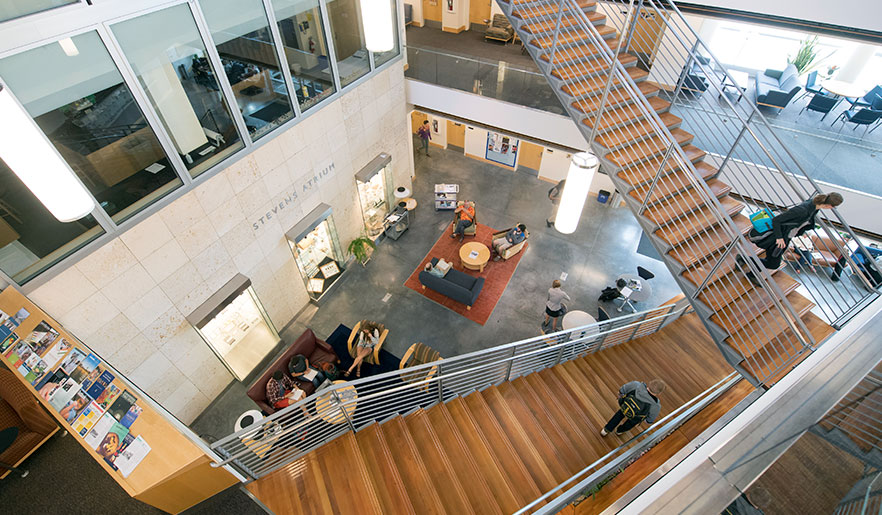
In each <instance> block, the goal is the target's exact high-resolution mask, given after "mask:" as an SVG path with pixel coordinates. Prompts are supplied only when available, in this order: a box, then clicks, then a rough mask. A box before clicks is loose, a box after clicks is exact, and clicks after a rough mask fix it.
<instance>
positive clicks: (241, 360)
mask: <svg viewBox="0 0 882 515" xmlns="http://www.w3.org/2000/svg"><path fill="white" fill-rule="evenodd" d="M187 321H188V322H190V324H192V325H193V327H194V328H195V329H196V332H198V333H199V335H200V336H202V339H203V340H205V342H206V343H207V344H208V346H209V347H210V348H211V350H212V351H214V353H215V354H216V355H217V357H218V358H220V360H221V361H222V362H223V363H224V365H225V366H226V367H227V368H228V369H229V370H230V372H231V373H232V374H233V376H235V377H236V379H238V380H239V381H245V378H246V377H248V374H250V373H251V372H252V371H253V370H254V369H255V368H256V367H257V366H258V365H259V364H260V362H261V361H262V360H263V359H264V358H265V357H266V356H267V355H268V354H269V353H270V352H272V350H273V349H274V348H275V347H276V345H277V344H278V343H279V333H278V332H276V329H275V327H273V324H272V321H271V320H270V319H269V317H268V316H267V314H266V311H265V310H264V309H263V306H262V305H261V304H260V301H259V300H258V299H257V295H256V294H255V293H254V289H253V288H252V287H251V281H250V280H249V279H248V278H247V277H245V276H244V275H242V274H236V276H235V277H233V279H231V280H230V281H229V282H228V283H227V284H225V285H224V286H223V287H222V288H221V289H220V290H218V291H217V292H215V294H214V295H212V296H211V297H209V299H208V300H207V301H205V302H204V303H203V304H202V305H201V306H199V307H198V308H196V310H194V311H193V313H191V314H190V315H189V316H188V317H187Z"/></svg>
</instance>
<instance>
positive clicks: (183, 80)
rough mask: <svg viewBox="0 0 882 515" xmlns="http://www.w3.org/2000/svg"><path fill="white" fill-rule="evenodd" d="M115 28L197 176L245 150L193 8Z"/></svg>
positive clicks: (175, 9)
mask: <svg viewBox="0 0 882 515" xmlns="http://www.w3.org/2000/svg"><path fill="white" fill-rule="evenodd" d="M112 28H113V33H114V35H116V38H117V40H118V41H119V44H120V46H121V47H122V49H123V52H124V53H125V55H126V57H127V58H128V60H129V62H130V63H131V65H132V68H133V69H134V70H135V74H136V75H137V76H138V80H139V81H140V82H141V85H142V86H143V87H144V90H145V91H146V92H147V96H148V97H149V98H150V103H151V104H152V105H153V107H154V108H155V109H156V112H157V113H158V114H159V118H160V119H161V120H162V124H163V125H164V126H165V129H166V131H167V132H168V134H169V136H171V140H172V142H173V143H174V145H175V148H176V149H177V151H178V153H179V154H180V155H181V157H182V158H183V160H184V163H185V164H186V165H187V168H188V169H189V170H190V173H191V174H192V175H193V176H194V177H195V176H197V175H199V174H200V173H202V172H204V171H205V170H207V169H208V168H210V167H212V166H214V165H215V164H217V163H218V162H219V161H221V160H222V159H224V158H225V157H227V156H229V155H230V154H232V153H233V152H235V151H236V150H238V149H240V148H242V147H243V143H242V138H241V137H239V133H238V131H237V130H236V126H235V124H234V123H233V119H232V116H231V114H230V108H229V106H228V105H227V103H226V100H225V99H224V97H223V94H221V92H220V88H219V87H218V83H217V79H216V77H215V70H214V68H213V67H212V66H211V63H210V62H209V60H208V57H207V55H206V53H205V45H204V44H203V42H202V38H200V36H199V32H198V31H197V30H196V24H195V22H194V21H193V15H192V14H191V13H190V8H189V7H188V6H187V4H181V5H176V6H174V7H169V8H168V9H163V10H161V11H156V12H153V13H150V14H145V15H144V16H140V17H138V18H133V19H131V20H127V21H123V22H120V23H117V24H115V25H113V27H112Z"/></svg>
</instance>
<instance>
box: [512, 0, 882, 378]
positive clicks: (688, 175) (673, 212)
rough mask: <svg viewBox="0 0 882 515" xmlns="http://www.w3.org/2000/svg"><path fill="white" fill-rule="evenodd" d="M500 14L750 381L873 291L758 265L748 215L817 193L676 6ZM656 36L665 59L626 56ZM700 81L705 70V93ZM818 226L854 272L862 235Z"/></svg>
mask: <svg viewBox="0 0 882 515" xmlns="http://www.w3.org/2000/svg"><path fill="white" fill-rule="evenodd" d="M499 5H500V7H501V8H502V10H503V11H504V12H505V14H506V15H507V16H508V18H509V20H510V21H511V23H512V26H513V27H514V28H515V30H516V31H517V33H518V35H519V37H520V39H521V40H522V41H523V43H524V44H525V47H526V48H527V50H528V51H529V53H530V54H531V56H532V57H533V59H534V60H535V62H536V63H537V65H538V66H539V68H540V69H541V70H542V72H543V73H544V74H545V76H546V77H547V79H548V81H549V83H550V84H551V86H552V89H553V90H554V91H555V93H556V94H557V95H558V97H559V99H560V101H561V104H562V105H564V106H565V108H566V110H567V112H568V114H569V116H570V117H571V118H572V119H573V120H574V121H575V122H576V124H577V126H578V127H579V129H580V131H581V132H582V134H583V135H584V136H585V139H586V141H588V142H589V144H590V147H591V150H592V151H593V152H594V153H595V154H596V155H597V156H598V157H599V158H600V159H601V163H602V164H601V168H602V170H603V171H605V172H606V173H607V175H609V176H610V177H611V178H612V180H613V182H614V183H615V186H616V189H617V190H618V191H620V192H622V193H623V194H624V195H623V196H624V198H625V201H626V203H627V205H628V207H629V208H630V209H631V210H632V211H633V212H634V214H635V215H636V216H637V219H638V221H639V223H640V225H641V227H642V228H643V230H644V231H645V232H646V234H647V235H649V237H650V240H651V242H652V243H653V245H654V246H655V247H656V249H657V250H658V252H659V254H660V255H661V256H662V257H663V259H664V261H665V264H666V265H667V266H668V268H669V269H670V271H671V273H672V274H673V276H674V277H675V279H676V280H677V282H678V283H679V285H680V287H681V288H682V290H683V291H684V292H685V293H686V295H687V297H688V298H689V300H690V302H691V303H692V305H693V307H694V309H695V311H696V312H697V313H698V314H699V315H700V316H701V318H702V320H703V322H704V324H705V326H706V327H707V329H708V331H709V332H710V334H711V335H712V337H713V339H714V341H715V342H716V344H717V346H718V347H719V348H720V350H721V351H722V353H723V356H724V357H725V358H726V360H727V361H728V362H729V363H730V364H731V365H732V366H733V367H735V368H736V369H737V370H738V371H739V372H740V373H741V374H742V375H743V376H744V377H745V378H747V379H748V380H749V381H751V382H752V383H754V384H756V385H765V386H769V385H771V384H773V383H774V382H776V381H777V380H778V379H779V378H780V377H781V376H782V375H783V374H785V373H786V372H787V371H789V370H790V369H791V368H792V367H793V366H795V365H796V364H797V363H798V362H799V361H800V360H802V359H803V358H804V357H805V356H806V355H807V354H808V353H810V352H811V350H813V349H814V348H815V347H816V346H817V345H818V343H819V342H820V341H821V340H822V339H823V337H824V336H826V334H829V331H830V327H829V325H833V326H837V325H839V324H841V323H844V322H845V321H846V320H847V319H848V318H849V317H850V316H852V315H853V314H854V313H855V312H856V311H857V310H859V309H860V307H861V306H862V305H864V303H866V302H868V301H869V300H871V299H872V298H874V297H875V295H877V292H876V291H875V289H874V288H873V286H872V283H871V281H870V280H869V278H868V277H867V276H865V275H863V274H861V273H855V274H854V275H852V276H849V277H848V278H847V279H848V280H847V281H840V282H838V283H837V282H834V281H831V278H830V277H829V276H827V275H826V272H824V271H823V270H818V269H816V268H811V267H809V266H808V265H805V266H804V265H800V264H797V263H795V262H791V264H790V265H789V268H788V270H789V271H790V273H793V272H802V273H801V274H800V275H801V278H802V279H804V282H798V281H796V280H795V279H794V278H793V277H792V276H791V275H790V274H789V273H785V272H784V271H783V269H784V268H785V267H782V269H779V270H769V271H767V270H765V268H764V267H762V266H761V265H760V263H759V262H758V261H756V259H757V255H756V251H755V249H754V246H753V245H752V244H751V243H750V242H749V241H747V240H746V238H745V235H746V233H747V232H748V231H749V229H750V228H751V224H750V221H749V219H748V217H747V216H746V215H748V214H749V213H750V212H752V211H755V210H757V209H758V207H769V208H771V209H773V210H774V209H782V208H784V207H787V206H790V205H793V204H796V203H798V202H801V201H803V200H806V199H808V198H811V197H812V196H813V195H814V194H816V193H819V192H820V191H821V190H820V188H819V187H818V185H817V184H815V183H814V182H813V181H812V180H811V179H810V178H809V177H808V176H807V175H806V174H805V173H804V171H802V168H801V167H800V165H799V163H798V161H796V159H795V158H794V157H793V155H792V154H791V153H790V152H789V151H788V150H787V149H786V148H785V147H784V146H783V144H782V143H781V142H780V140H778V139H777V137H776V136H775V134H774V131H773V130H772V129H771V127H769V126H768V124H767V123H766V122H765V118H764V117H763V116H762V114H760V113H759V112H758V111H757V109H756V107H755V106H754V105H753V104H752V103H751V102H750V101H749V100H747V99H745V100H744V101H741V96H740V95H739V97H738V99H737V100H735V101H734V102H733V100H732V99H731V98H730V97H729V96H728V95H727V94H726V93H725V91H724V89H725V86H726V85H727V83H728V82H731V81H732V79H731V77H729V76H728V74H727V72H725V68H724V67H723V66H722V65H721V64H720V63H718V62H717V61H716V60H715V59H714V58H713V55H712V54H711V53H710V51H709V49H707V48H706V47H705V46H704V43H703V42H702V41H701V40H700V39H699V38H698V36H697V35H696V34H695V33H694V32H692V30H691V28H689V26H688V23H686V21H685V19H683V17H682V15H681V14H680V13H679V11H678V10H677V9H676V6H674V5H673V3H668V2H662V1H658V2H657V1H655V0H639V1H638V3H637V4H636V5H635V3H634V1H633V0H631V2H630V3H627V2H615V3H602V2H600V3H599V2H591V1H587V0H500V1H499ZM647 19H651V20H653V24H654V26H655V28H656V29H657V30H656V31H655V33H654V35H653V34H650V30H649V28H647V25H646V23H647V22H645V20H647ZM652 37H658V38H660V40H661V43H659V42H658V41H655V45H656V46H655V48H656V51H655V52H652V53H650V54H646V53H644V52H640V53H629V49H630V48H631V47H632V45H635V44H638V43H640V44H642V43H644V39H648V38H652ZM645 46H646V45H642V46H641V48H643V47H645ZM702 54H705V55H702ZM681 70H682V71H681ZM693 72H695V73H702V74H703V77H704V79H702V80H703V81H704V84H705V89H707V90H708V91H705V92H703V93H704V95H703V96H702V95H701V93H702V92H701V91H695V89H696V88H695V86H694V84H695V81H694V80H693V79H691V78H690V76H691V75H692V74H693ZM687 79H689V80H687ZM727 81H728V82H727ZM699 89H700V88H699ZM715 93H718V94H719V96H717V95H716V94H715ZM687 103H688V104H689V105H688V109H684V108H685V107H686V105H687ZM678 104H679V106H680V109H678V110H677V111H676V112H674V110H675V106H677V105H678ZM696 112H698V113H699V115H698V116H696V115H695V113H696ZM685 114H689V115H690V120H691V121H690V123H688V124H684V116H685ZM687 129H688V131H687ZM699 139H700V140H701V141H702V143H703V145H707V146H711V147H714V148H715V149H719V148H721V147H722V148H726V149H728V153H727V154H725V155H724V154H722V153H720V152H719V151H718V152H716V153H711V152H707V151H706V150H703V149H702V148H699V146H698V145H696V144H694V143H695V142H696V140H699ZM756 163H760V164H761V167H762V168H761V170H762V171H761V172H760V173H758V172H757V166H758V165H757V164H756ZM736 193H737V195H736ZM818 218H819V220H822V221H821V226H820V228H819V229H817V230H815V231H811V232H812V233H813V234H815V235H816V236H817V238H813V239H816V240H817V243H816V250H818V251H827V252H830V253H831V254H833V255H835V256H837V257H840V258H841V263H842V264H848V265H852V266H851V269H852V270H858V267H857V266H855V264H854V262H853V257H852V252H851V251H850V250H849V249H847V248H846V246H847V243H846V241H844V240H843V239H842V237H841V236H838V235H839V234H845V235H847V236H849V237H852V238H853V237H854V234H853V233H852V232H851V230H850V228H849V227H848V225H847V224H846V223H845V221H844V220H843V219H842V218H841V217H840V216H839V214H838V213H837V212H833V213H832V215H830V216H829V217H827V218H825V217H823V216H819V217H818ZM834 227H835V229H834ZM855 245H856V246H855V248H857V249H858V251H860V252H864V253H865V254H866V255H869V254H868V253H867V251H866V250H865V249H863V247H862V246H861V245H860V244H859V243H856V244H855ZM737 257H741V258H742V259H744V260H745V261H746V263H747V265H746V266H747V267H749V269H750V270H751V271H752V274H753V276H754V277H755V278H756V280H755V281H751V280H749V278H748V277H747V275H746V273H745V272H746V270H745V269H742V267H740V266H738V265H737V264H736V258H737ZM785 263H786V261H785Z"/></svg>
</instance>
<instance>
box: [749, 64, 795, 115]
mask: <svg viewBox="0 0 882 515" xmlns="http://www.w3.org/2000/svg"><path fill="white" fill-rule="evenodd" d="M800 89H802V86H801V85H800V84H799V71H797V69H796V66H794V65H792V64H788V65H787V68H784V70H782V71H779V70H766V71H765V72H763V73H757V74H756V103H757V104H760V105H764V106H769V107H775V108H778V109H784V108H785V107H787V104H788V103H790V100H791V99H792V98H793V97H794V96H795V95H796V94H797V93H798V92H799V90H800Z"/></svg>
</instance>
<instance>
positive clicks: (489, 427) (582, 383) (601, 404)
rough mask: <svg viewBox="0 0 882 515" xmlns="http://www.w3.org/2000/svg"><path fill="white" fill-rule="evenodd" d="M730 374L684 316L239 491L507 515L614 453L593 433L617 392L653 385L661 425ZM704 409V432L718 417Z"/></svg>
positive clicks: (374, 432) (325, 504) (304, 502)
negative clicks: (659, 393) (637, 383)
mask: <svg viewBox="0 0 882 515" xmlns="http://www.w3.org/2000/svg"><path fill="white" fill-rule="evenodd" d="M729 373H731V367H729V366H728V365H727V364H726V363H725V361H724V360H723V359H721V357H720V354H719V352H718V351H717V349H716V348H715V347H714V345H713V343H712V341H711V339H710V337H709V336H708V334H707V331H706V330H705V328H704V327H703V326H702V324H701V321H700V320H699V319H698V317H697V316H696V315H695V314H691V315H686V316H684V317H681V318H680V319H679V320H677V321H675V322H674V323H672V324H670V325H668V326H667V327H665V328H663V329H662V330H661V331H659V332H657V333H655V334H652V335H649V336H645V337H643V338H639V339H637V340H633V341H631V342H628V343H625V344H621V345H618V346H615V347H610V348H608V349H604V350H603V351H601V352H597V353H594V354H590V355H588V356H585V357H582V358H579V359H576V360H573V361H569V362H566V363H563V364H561V365H558V366H556V367H553V368H549V369H546V370H543V371H541V372H537V373H534V374H531V375H528V376H525V377H521V378H518V379H515V380H513V381H511V382H508V383H503V384H501V385H498V386H494V387H490V388H487V389H485V390H483V391H480V392H474V393H472V394H470V395H467V396H465V397H457V398H454V399H452V400H450V401H448V402H446V403H444V404H440V405H436V406H433V407H431V408H429V409H426V410H419V411H415V412H413V413H410V414H408V415H406V416H404V417H396V418H393V419H391V420H388V421H385V422H384V423H382V424H373V425H370V426H368V427H366V428H363V429H361V430H360V431H358V432H357V433H355V434H353V433H347V434H346V435H344V436H341V437H340V438H337V439H336V440H334V441H333V442H331V443H329V444H327V445H325V446H324V447H321V448H319V449H317V450H316V451H314V452H312V453H310V454H308V455H306V456H305V457H303V458H300V459H298V460H297V461H295V462H293V463H291V464H289V465H287V466H286V467H284V468H281V469H279V470H276V471H274V472H272V473H271V474H269V475H267V476H265V477H263V478H261V479H259V480H257V481H254V482H252V483H250V484H249V485H248V486H247V487H248V489H249V490H250V491H251V492H252V493H253V494H254V495H255V496H256V497H257V498H258V499H259V500H260V501H261V502H262V503H264V504H265V505H266V506H267V507H269V508H270V509H271V510H272V511H273V512H274V513H278V514H283V513H284V514H288V513H291V514H315V513H417V514H422V513H503V512H504V513H512V512H514V511H517V510H518V509H519V508H520V507H522V506H524V505H526V504H528V503H529V502H531V501H532V500H533V499H535V498H537V497H539V496H540V495H542V494H543V493H545V492H546V491H548V490H550V489H552V488H553V487H555V486H557V485H558V484H560V483H561V482H563V481H564V480H565V479H568V478H569V477H570V476H572V475H573V474H575V473H576V472H578V471H579V470H581V469H582V468H584V467H585V466H587V465H588V464H591V463H593V462H595V461H597V460H598V459H600V458H601V457H602V456H604V455H605V454H606V453H608V452H609V451H611V450H613V449H615V448H616V447H618V446H619V445H621V444H622V443H624V441H625V440H622V439H620V438H618V437H616V436H613V435H610V436H607V437H606V438H602V437H601V436H600V435H599V433H598V431H599V430H600V428H601V427H602V426H603V425H604V424H605V423H606V421H607V419H608V418H609V417H610V416H611V415H612V413H613V412H614V411H615V410H616V409H617V404H616V393H617V391H618V388H619V387H620V386H621V385H622V384H623V383H625V382H627V381H631V380H641V381H649V380H651V379H653V378H656V377H659V378H662V379H664V380H665V381H666V382H667V384H668V389H667V391H666V392H665V393H664V395H663V397H662V413H661V416H664V415H666V414H667V413H670V412H671V411H672V410H674V409H676V407H678V406H680V405H682V404H683V403H685V402H686V401H688V400H690V399H692V398H694V397H696V396H697V395H699V394H700V393H702V392H703V391H705V390H706V389H708V388H709V387H710V386H712V385H714V384H715V383H717V382H718V381H720V380H721V379H723V378H724V377H726V376H727V375H728V374H729ZM745 394H746V393H745ZM716 402H722V401H721V400H719V399H718V400H717V401H716ZM715 405H716V404H712V405H711V406H710V408H708V409H706V410H705V411H706V412H707V413H708V415H707V416H706V417H705V418H706V419H707V420H708V422H707V423H708V424H709V423H710V422H712V420H716V418H717V417H719V416H720V415H721V414H722V413H723V412H724V411H725V410H713V409H711V408H714V406H715ZM708 410H710V411H708ZM711 414H712V415H711ZM711 419H712V420H711ZM636 434H637V431H636V430H634V431H632V436H633V435H636ZM681 436H682V435H681ZM666 441H667V440H666ZM687 441H688V440H686V439H685V438H679V439H675V440H672V442H674V443H675V444H674V443H672V444H669V446H673V447H676V448H677V449H679V448H680V446H682V445H685V443H686V442H687ZM673 447H672V448H673ZM648 472H649V470H647V473H648Z"/></svg>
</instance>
